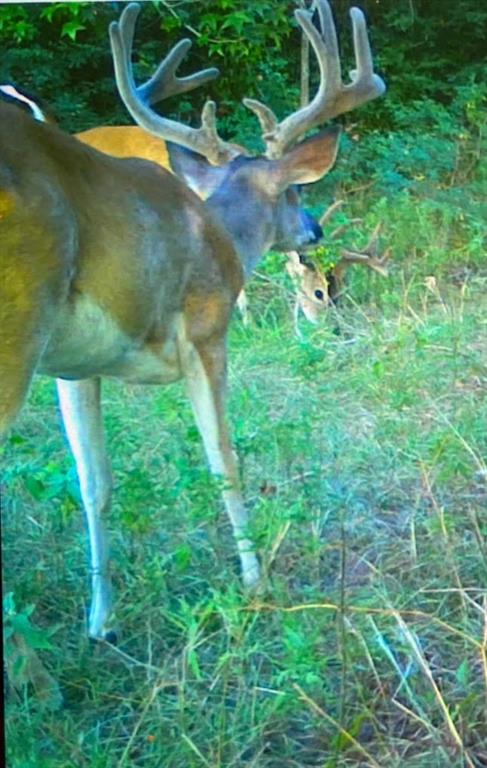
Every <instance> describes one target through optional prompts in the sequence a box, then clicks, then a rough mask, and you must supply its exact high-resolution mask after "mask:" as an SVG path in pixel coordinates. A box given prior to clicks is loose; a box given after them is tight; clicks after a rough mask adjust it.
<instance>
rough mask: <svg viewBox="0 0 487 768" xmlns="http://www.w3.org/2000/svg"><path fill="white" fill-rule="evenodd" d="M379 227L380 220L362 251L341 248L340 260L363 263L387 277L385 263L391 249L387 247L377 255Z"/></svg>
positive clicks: (387, 272)
mask: <svg viewBox="0 0 487 768" xmlns="http://www.w3.org/2000/svg"><path fill="white" fill-rule="evenodd" d="M381 228H382V222H381V221H380V222H379V223H378V224H377V225H376V226H375V228H374V231H373V232H372V234H371V236H370V238H369V242H368V243H367V245H366V246H365V248H364V249H363V250H362V251H359V250H358V249H353V250H348V249H347V248H342V251H341V258H342V260H343V261H344V262H348V263H349V264H363V265H364V266H366V267H369V268H370V269H373V270H374V271H375V272H378V273H379V274H380V275H382V276H383V277H387V276H388V274H389V270H388V268H387V266H386V264H387V261H388V259H389V256H390V253H391V249H390V248H388V249H387V250H386V251H384V253H383V255H382V256H378V250H379V233H380V230H381Z"/></svg>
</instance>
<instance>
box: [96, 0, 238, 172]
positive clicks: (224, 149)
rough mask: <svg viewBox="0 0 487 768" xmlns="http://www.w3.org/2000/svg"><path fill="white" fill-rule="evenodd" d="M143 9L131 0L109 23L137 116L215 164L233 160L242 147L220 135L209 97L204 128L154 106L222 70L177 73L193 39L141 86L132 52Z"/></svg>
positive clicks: (118, 69) (120, 74) (122, 88)
mask: <svg viewBox="0 0 487 768" xmlns="http://www.w3.org/2000/svg"><path fill="white" fill-rule="evenodd" d="M139 11H140V5H138V4H137V3H130V5H128V6H127V7H126V8H125V9H124V11H123V13H122V15H121V17H120V21H118V22H116V21H113V22H112V23H111V24H110V27H109V32H110V42H111V47H112V56H113V62H114V68H115V80H116V82H117V87H118V91H119V93H120V96H121V98H122V101H123V102H124V104H125V106H126V107H127V109H128V111H129V112H130V114H131V115H132V117H133V118H134V120H135V121H136V122H137V123H138V124H139V125H141V126H142V127H143V128H145V129H146V130H147V131H149V132H150V133H153V134H155V135H156V136H160V137H161V138H163V139H165V140H166V141H173V142H175V143H176V144H180V145H182V146H184V147H186V148H187V149H191V150H193V151H195V152H198V153H199V154H201V155H204V156H205V157H207V158H208V160H209V161H210V162H211V163H214V164H215V165H220V164H222V163H225V162H229V161H230V160H232V159H233V158H234V157H236V156H237V155H238V154H239V150H238V149H236V147H235V146H234V145H232V144H230V143H228V142H225V141H224V140H223V139H221V138H220V137H219V136H218V132H217V128H216V107H215V103H214V102H213V101H207V102H206V104H205V106H204V107H203V112H202V124H201V128H191V127H190V126H186V125H183V124H182V123H178V122H176V121H175V120H170V119H169V118H166V117H162V116H161V115H158V114H156V113H155V112H154V111H153V110H152V109H151V106H152V104H155V103H156V102H158V101H161V100H162V99H165V98H167V97H168V96H173V95H175V94H178V93H185V92H186V91H189V90H192V89H193V88H197V87H198V86H199V85H202V84H204V83H207V82H209V81H210V80H213V79H214V78H215V77H218V75H219V74H220V73H219V71H218V69H215V68H214V67H212V68H210V69H204V70H201V71H200V72H195V73H194V74H192V75H189V76H187V77H182V78H180V77H177V76H176V70H177V68H178V67H179V65H180V63H181V61H182V60H183V58H184V56H185V55H186V53H187V52H188V50H189V48H190V46H191V41H190V40H188V39H185V40H181V41H180V42H179V43H178V44H177V45H175V46H174V48H172V49H171V51H170V52H169V53H168V55H167V56H166V57H165V58H164V59H163V61H162V62H161V63H160V64H159V66H158V68H157V70H156V72H155V73H154V75H153V76H152V77H151V78H150V80H148V81H147V82H146V83H144V84H142V85H140V86H138V87H137V86H136V85H135V82H134V79H133V75H132V66H131V54H132V46H133V39H134V32H135V24H136V21H137V17H138V15H139Z"/></svg>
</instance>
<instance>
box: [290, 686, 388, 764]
mask: <svg viewBox="0 0 487 768" xmlns="http://www.w3.org/2000/svg"><path fill="white" fill-rule="evenodd" d="M293 688H294V690H295V691H297V692H298V693H299V695H300V697H301V698H302V699H303V701H304V702H306V704H307V705H308V706H309V707H310V709H312V710H313V711H314V712H316V713H317V714H318V715H320V717H322V718H323V719H324V720H326V721H327V722H328V723H331V725H333V726H334V727H335V728H336V729H337V730H338V731H339V732H340V733H341V735H342V736H344V737H345V738H346V740H347V741H349V742H350V744H353V746H354V747H355V748H356V749H358V751H359V752H360V753H361V754H362V755H363V756H364V757H365V758H366V760H368V761H369V763H370V765H372V766H373V768H381V766H380V765H379V763H378V762H376V760H374V758H373V757H372V755H371V754H370V753H369V752H367V750H366V749H365V747H363V746H362V745H361V743H360V742H359V741H357V739H355V738H354V737H353V736H352V734H351V733H349V732H348V731H347V730H345V728H342V726H341V725H340V724H339V723H337V721H336V720H335V719H334V718H333V717H332V716H331V715H329V714H328V713H327V712H325V710H324V709H322V708H321V707H320V706H319V704H317V703H316V701H313V699H312V698H310V696H308V694H307V693H305V691H303V689H302V688H301V686H300V685H298V684H297V683H293ZM382 768H383V767H382Z"/></svg>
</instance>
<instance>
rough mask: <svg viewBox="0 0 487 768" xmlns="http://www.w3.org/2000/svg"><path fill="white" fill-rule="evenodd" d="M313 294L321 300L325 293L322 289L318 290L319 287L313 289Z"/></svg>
mask: <svg viewBox="0 0 487 768" xmlns="http://www.w3.org/2000/svg"><path fill="white" fill-rule="evenodd" d="M315 296H316V298H317V299H319V300H320V301H323V299H324V298H325V294H324V293H323V291H320V289H319V288H318V289H317V290H316V291H315Z"/></svg>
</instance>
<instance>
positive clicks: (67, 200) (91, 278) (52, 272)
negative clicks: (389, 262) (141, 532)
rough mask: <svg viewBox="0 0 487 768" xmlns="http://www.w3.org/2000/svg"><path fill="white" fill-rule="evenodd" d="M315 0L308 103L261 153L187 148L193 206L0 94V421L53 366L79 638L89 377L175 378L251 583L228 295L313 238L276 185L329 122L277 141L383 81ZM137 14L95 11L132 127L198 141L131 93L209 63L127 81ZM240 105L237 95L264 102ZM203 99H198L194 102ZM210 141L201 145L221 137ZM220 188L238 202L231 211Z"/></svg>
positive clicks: (253, 573) (96, 487)
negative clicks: (315, 76) (219, 160)
mask: <svg viewBox="0 0 487 768" xmlns="http://www.w3.org/2000/svg"><path fill="white" fill-rule="evenodd" d="M319 8H320V13H321V14H322V16H323V19H324V21H325V22H326V23H325V24H323V30H324V31H323V38H322V37H321V36H318V35H317V33H316V30H315V28H314V27H313V24H312V22H311V16H310V14H309V13H307V12H304V11H297V12H296V15H297V18H298V20H299V23H300V24H301V26H302V27H303V29H305V30H306V33H307V34H308V35H309V36H310V39H311V41H312V43H313V45H314V47H315V50H316V51H317V52H318V53H319V59H320V67H321V70H322V84H321V85H320V89H319V92H318V94H317V96H316V97H315V99H314V100H313V102H312V104H311V105H310V106H309V108H305V109H302V110H299V111H298V112H297V113H296V114H295V115H292V116H290V117H289V118H287V119H286V120H284V121H283V122H282V123H281V124H280V125H277V123H276V124H275V125H274V126H273V127H272V130H271V127H270V126H267V129H266V134H265V137H266V140H267V141H268V148H269V155H271V154H272V156H273V157H272V159H270V158H255V159H250V158H244V157H240V156H239V157H237V158H235V159H234V160H231V161H230V162H229V164H228V165H227V166H226V167H223V168H218V167H216V168H213V167H212V166H210V165H209V163H208V162H207V161H206V160H204V159H203V158H201V157H200V156H199V155H196V154H195V153H194V152H193V151H191V152H189V153H188V157H189V162H190V164H192V166H194V167H197V168H198V169H199V172H202V173H203V175H204V176H206V175H209V174H212V175H213V177H215V176H214V175H215V174H216V177H217V179H218V185H217V186H216V187H215V191H213V192H212V194H211V195H210V197H209V199H208V201H207V202H206V203H204V202H203V201H202V200H201V199H200V198H199V197H198V196H197V195H196V194H195V193H194V192H193V191H192V190H191V189H189V188H188V187H187V186H186V185H185V184H183V183H182V182H181V180H180V179H178V178H177V177H176V176H174V175H172V174H170V173H168V172H167V171H164V170H163V169H161V168H160V167H157V166H156V165H155V164H154V163H147V162H146V161H144V160H139V159H117V158H112V157H109V156H107V155H105V154H103V153H100V152H98V151H97V150H95V149H94V148H92V147H89V146H86V145H84V144H82V143H81V142H79V141H78V140H76V139H75V138H73V137H70V136H67V135H66V134H64V133H63V132H61V131H60V130H58V129H57V128H56V127H55V126H51V125H48V124H43V123H39V122H36V121H35V120H34V119H32V118H31V117H30V116H29V115H26V114H25V113H24V112H22V111H21V110H19V109H18V108H17V107H15V106H12V105H10V104H0V110H1V111H0V147H1V150H0V237H1V243H2V251H1V270H2V273H1V275H0V299H1V309H0V342H1V345H0V381H1V382H2V383H1V397H0V428H3V430H5V429H6V428H7V427H8V426H9V425H10V424H11V423H12V421H13V419H14V418H15V415H16V414H17V412H18V411H19V409H20V408H21V405H22V402H23V400H24V399H25V396H26V394H27V391H28V388H29V385H30V382H31V379H32V377H33V375H34V373H35V372H36V371H37V372H42V373H46V374H49V375H51V376H54V377H56V378H57V379H58V382H57V383H58V392H59V399H60V405H61V412H62V415H63V419H64V423H65V427H66V432H67V436H68V440H69V443H70V445H71V449H72V451H73V454H74V458H75V462H76V466H77V471H78V476H79V481H80V488H81V495H82V499H83V504H84V508H85V511H86V516H87V521H88V530H89V536H90V545H91V573H92V593H93V594H92V604H91V610H90V618H89V633H90V635H91V636H92V637H94V638H102V637H108V638H110V637H111V635H110V615H111V611H112V602H111V596H110V581H109V575H108V554H107V543H106V537H105V534H104V530H103V524H102V518H103V516H104V515H105V514H106V512H107V509H108V507H109V504H110V495H111V480H110V469H109V461H108V457H107V454H106V449H105V444H104V435H103V427H102V421H101V412H100V386H101V384H100V381H101V377H103V376H113V377H116V378H118V379H121V380H123V381H128V382H134V383H135V382H138V383H145V384H156V383H161V384H164V383H167V382H171V381H174V380H176V379H179V378H185V379H186V384H187V388H188V393H189V397H190V400H191V403H192V407H193V410H194V414H195V418H196V422H197V425H198V428H199V431H200V433H201V436H202V439H203V443H204V446H205V449H206V453H207V456H208V459H209V463H210V467H211V470H212V471H213V472H215V473H217V474H219V475H222V476H223V478H224V481H225V484H224V490H223V492H222V495H223V500H224V504H225V507H226V509H227V512H228V515H229V517H230V520H231V523H232V526H233V530H234V534H235V538H236V541H237V547H238V551H239V555H240V560H241V565H242V572H243V581H244V583H245V584H246V585H249V586H252V585H255V584H256V583H257V582H258V580H259V576H260V569H259V564H258V560H257V557H256V554H255V550H254V546H253V544H252V542H251V540H250V538H249V535H248V516H247V512H246V510H245V507H244V503H243V499H242V495H241V491H240V486H239V480H238V472H237V467H236V462H235V458H234V456H233V453H232V450H231V445H230V438H229V433H228V428H227V425H226V421H225V417H224V405H223V401H224V393H225V385H226V335H227V328H228V323H229V320H230V315H231V311H232V307H233V304H234V302H235V300H236V297H237V295H238V293H239V292H240V290H241V287H242V283H243V276H244V272H246V273H247V274H249V273H250V271H251V270H252V268H253V265H254V264H255V263H256V262H257V261H258V260H259V259H260V258H261V256H262V254H263V253H264V252H265V251H266V250H267V249H268V248H269V247H270V246H271V245H275V246H280V247H282V248H283V249H284V250H290V249H296V248H298V247H303V246H305V245H306V244H307V243H313V242H316V240H317V238H318V231H317V227H318V225H317V224H316V222H315V221H314V220H313V219H312V218H311V217H310V216H309V215H307V214H305V213H304V212H303V211H302V210H301V209H300V207H299V205H298V200H297V193H296V192H295V190H294V189H293V187H292V185H293V184H296V183H298V184H299V183H310V182H312V181H314V180H317V179H318V178H321V176H323V174H324V173H325V172H326V171H327V170H328V168H329V167H330V166H331V164H332V163H333V161H334V158H335V155H336V151H337V143H338V135H339V130H338V129H336V128H333V129H328V130H326V131H324V132H321V133H318V134H317V135H316V136H313V137H312V138H311V139H307V140H304V141H302V142H301V143H298V144H296V145H295V146H293V147H292V148H290V146H291V145H292V144H295V142H296V141H297V139H298V138H299V137H300V136H302V135H303V134H304V133H305V132H306V131H307V130H309V129H310V128H312V127H313V126H315V125H318V124H319V123H321V122H322V121H323V120H324V119H325V118H328V117H331V116H334V115H337V114H339V113H340V112H343V111H346V110H347V109H351V108H352V106H353V105H356V104H358V103H363V102H364V101H366V100H367V99H370V98H373V97H374V96H377V95H378V94H379V93H380V92H382V91H383V88H384V86H383V84H382V81H381V80H380V79H379V78H378V77H377V76H376V75H374V74H373V70H372V60H371V56H370V49H369V44H368V39H367V32H366V28H365V22H364V18H363V16H362V14H361V12H360V11H358V10H357V9H352V18H353V23H354V36H355V44H356V45H355V47H356V57H357V74H356V76H355V78H354V80H353V81H352V82H351V83H350V84H349V85H346V86H344V85H343V84H342V83H341V78H340V76H339V59H338V49H337V44H336V36H335V31H334V27H333V23H332V19H331V15H330V12H329V8H328V5H327V3H326V2H325V0H319ZM138 11H139V8H138V6H137V5H135V4H131V5H129V6H127V8H126V9H125V10H124V11H123V13H122V16H121V18H120V21H119V22H118V23H117V22H113V23H112V24H111V26H110V38H111V44H112V53H113V58H114V64H115V72H116V79H117V86H118V89H119V92H120V94H121V96H122V99H123V100H124V102H125V104H126V105H127V107H128V109H129V111H130V112H131V113H132V115H133V117H134V118H135V120H136V121H137V122H138V123H139V124H141V125H143V127H145V128H147V129H149V130H150V131H151V132H155V133H156V134H158V135H162V136H163V137H164V138H165V139H167V140H171V141H174V140H176V141H178V143H179V144H180V145H181V146H184V147H187V148H188V149H193V150H194V149H195V147H196V148H197V149H198V150H199V151H201V149H202V147H203V144H207V141H208V139H207V137H206V136H205V135H204V134H205V131H202V132H200V131H196V130H195V129H190V128H186V127H185V126H181V125H180V124H176V123H174V122H172V121H170V120H167V119H164V118H162V117H160V116H158V115H156V114H154V113H153V112H152V110H151V109H150V107H149V106H148V104H149V103H150V102H152V101H153V100H158V99H159V98H160V97H161V95H163V94H164V92H167V88H170V89H172V93H180V92H181V91H182V90H183V89H184V90H188V86H190V87H193V86H195V85H197V84H200V83H202V82H205V81H206V80H207V79H208V78H210V77H213V76H214V72H213V71H212V70H205V71H204V72H200V73H196V74H193V75H191V76H190V77H189V78H184V79H183V81H180V80H178V79H177V78H175V76H174V68H173V62H174V58H175V57H176V58H177V55H175V54H174V51H173V52H171V53H169V55H168V57H167V58H166V60H165V62H163V63H162V64H161V65H160V67H159V68H158V70H157V72H156V74H155V75H154V77H153V78H152V79H151V80H150V81H149V82H148V83H146V84H145V85H144V86H141V87H139V88H136V87H135V85H134V83H133V80H132V76H131V71H130V49H131V44H132V39H133V33H134V27H135V21H136V17H137V14H138ZM327 49H328V52H327ZM325 71H327V73H328V78H327V81H326V83H325V80H324V76H325ZM146 102H147V103H146ZM255 104H256V103H254V107H253V108H255V109H257V111H259V110H261V111H262V112H263V114H264V115H267V114H268V110H267V108H264V107H260V106H258V107H256V106H255ZM211 111H212V107H211V106H210V107H207V108H206V112H205V114H206V116H208V114H211ZM210 122H211V120H210ZM198 136H202V137H203V138H202V139H201V141H202V142H203V144H202V143H201V141H200V139H198V138H197V137H198ZM220 142H221V140H219V139H218V142H217V146H218V148H222V149H225V146H223V147H222V144H221V143H220ZM277 148H279V151H277ZM277 154H281V155H282V156H281V157H279V158H277V156H276V155H277ZM250 184H251V186H252V195H251V196H250V197H249V196H247V195H246V190H247V189H248V187H249V185H250ZM230 187H231V189H232V190H233V193H232V194H233V198H230V197H229V188H230ZM235 195H238V197H237V200H241V201H242V210H239V211H237V210H236V209H235V199H236V198H235ZM256 220H258V222H259V225H258V227H256V226H255V221H256ZM242 267H243V269H242Z"/></svg>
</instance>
